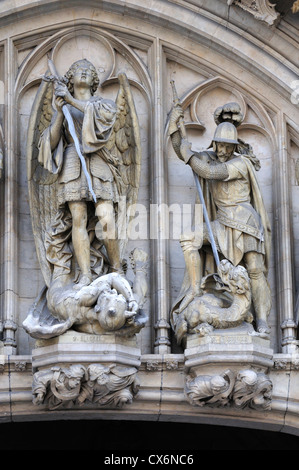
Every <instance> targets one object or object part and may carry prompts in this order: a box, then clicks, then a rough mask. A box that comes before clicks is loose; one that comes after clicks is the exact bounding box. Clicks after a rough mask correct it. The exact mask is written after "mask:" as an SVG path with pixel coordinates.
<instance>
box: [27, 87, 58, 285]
mask: <svg viewBox="0 0 299 470" xmlns="http://www.w3.org/2000/svg"><path fill="white" fill-rule="evenodd" d="M52 96H53V84H52V83H51V82H46V81H42V82H41V84H40V87H39V89H38V92H37V95H36V97H35V100H34V103H33V106H32V110H31V115H30V121H29V127H28V136H27V177H28V190H29V205H30V213H31V222H32V230H33V235H34V240H35V245H36V251H37V256H38V260H39V263H40V267H41V270H42V274H43V277H44V280H45V283H46V285H47V286H49V285H50V281H51V275H52V267H51V264H50V263H49V262H48V261H47V258H46V248H45V244H44V234H45V230H46V227H48V226H49V225H50V224H51V221H52V220H54V216H55V214H56V212H57V207H56V201H57V198H56V196H55V194H56V182H55V181H56V176H55V175H52V174H51V173H49V172H48V171H47V170H46V169H45V168H43V167H42V165H41V164H40V163H39V162H38V143H39V140H40V136H41V134H42V132H43V131H44V130H45V129H46V128H47V127H48V126H49V125H50V122H51V118H52V115H53V112H54V110H53V107H52Z"/></svg>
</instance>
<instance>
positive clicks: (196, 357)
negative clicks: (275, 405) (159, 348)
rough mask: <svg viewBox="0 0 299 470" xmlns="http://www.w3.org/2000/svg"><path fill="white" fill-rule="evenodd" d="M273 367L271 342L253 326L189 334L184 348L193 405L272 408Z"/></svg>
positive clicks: (186, 390) (188, 386)
mask: <svg viewBox="0 0 299 470" xmlns="http://www.w3.org/2000/svg"><path fill="white" fill-rule="evenodd" d="M272 365H273V350H272V349H271V348H270V341H269V340H267V339H265V338H262V337H260V336H257V335H256V333H255V332H254V330H253V328H252V327H251V325H248V324H244V326H241V327H239V328H234V329H225V330H214V331H213V332H212V333H210V334H209V335H206V336H203V337H200V336H198V335H189V336H188V338H187V343H186V349H185V367H186V374H187V375H186V384H185V385H186V386H185V393H186V396H187V398H188V400H189V401H190V402H191V403H192V404H193V405H198V406H203V405H205V404H208V405H210V406H237V407H242V408H243V407H245V406H250V407H251V408H255V409H269V407H270V403H271V392H272V383H271V381H270V380H269V379H268V377H267V375H266V374H267V371H268V369H269V367H271V366H272Z"/></svg>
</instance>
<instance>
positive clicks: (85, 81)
mask: <svg viewBox="0 0 299 470" xmlns="http://www.w3.org/2000/svg"><path fill="white" fill-rule="evenodd" d="M73 83H74V87H76V86H84V85H85V86H86V87H87V88H91V86H92V85H93V74H92V71H91V69H90V67H87V66H84V64H82V65H81V66H79V67H77V68H76V69H75V71H74V75H73Z"/></svg>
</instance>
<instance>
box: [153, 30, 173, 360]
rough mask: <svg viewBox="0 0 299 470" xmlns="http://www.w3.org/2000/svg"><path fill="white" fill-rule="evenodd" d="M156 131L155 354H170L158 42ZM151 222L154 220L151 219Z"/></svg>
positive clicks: (156, 46) (156, 44) (157, 43)
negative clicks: (161, 210) (162, 206)
mask: <svg viewBox="0 0 299 470" xmlns="http://www.w3.org/2000/svg"><path fill="white" fill-rule="evenodd" d="M152 61H153V67H152V68H153V73H154V77H153V82H154V99H153V127H152V152H153V154H152V158H151V162H152V166H151V180H152V204H153V206H152V207H154V210H153V211H152V216H155V215H156V216H157V217H156V221H155V222H156V223H154V225H155V228H156V230H154V232H155V233H153V234H152V235H153V239H152V279H153V296H154V298H153V300H154V306H155V307H154V308H155V343H154V351H155V353H156V354H164V353H169V352H170V341H169V328H170V325H169V323H168V316H169V289H168V262H167V246H168V241H167V240H166V239H165V227H164V224H163V213H160V214H158V213H157V212H156V209H157V208H158V207H159V206H160V205H161V204H167V173H166V162H165V156H164V154H163V153H164V152H163V148H164V144H163V138H164V133H163V129H164V125H165V119H164V114H163V100H162V92H163V85H162V84H163V51H162V47H161V44H160V41H159V40H158V39H157V40H155V42H154V45H153V51H152ZM151 221H153V220H152V218H151Z"/></svg>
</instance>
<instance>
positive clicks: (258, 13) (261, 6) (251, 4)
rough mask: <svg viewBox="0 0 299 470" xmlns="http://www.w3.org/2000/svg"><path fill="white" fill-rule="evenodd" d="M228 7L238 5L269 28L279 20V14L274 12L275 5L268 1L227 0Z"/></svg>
mask: <svg viewBox="0 0 299 470" xmlns="http://www.w3.org/2000/svg"><path fill="white" fill-rule="evenodd" d="M227 3H228V5H231V4H235V5H238V6H239V7H240V8H242V9H243V10H245V11H248V12H249V13H251V14H252V15H253V16H254V17H255V18H256V19H257V20H260V21H265V22H266V23H268V24H269V25H270V26H272V25H274V24H275V23H276V22H277V21H278V19H279V13H278V12H277V11H276V10H275V4H272V3H270V2H269V1H268V0H233V1H231V0H228V2H227Z"/></svg>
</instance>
